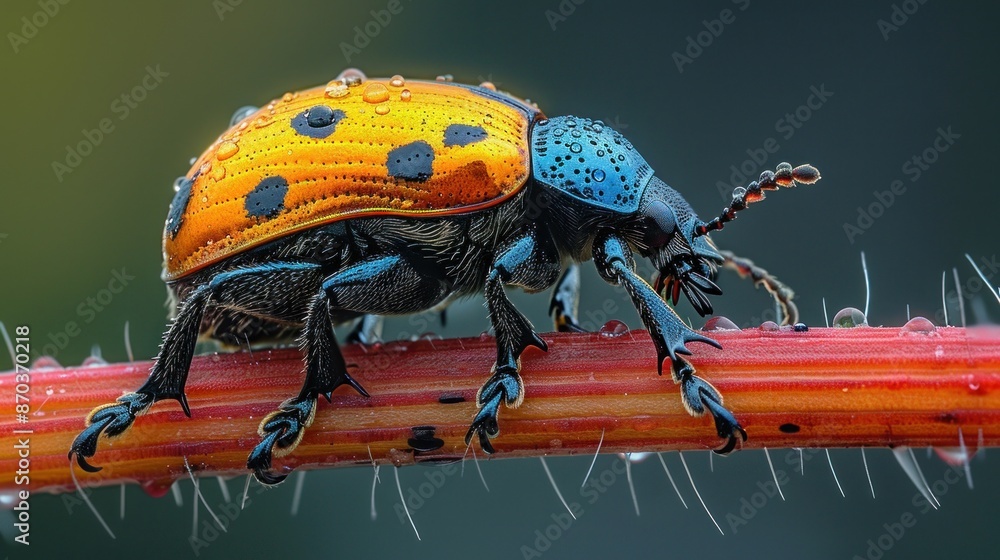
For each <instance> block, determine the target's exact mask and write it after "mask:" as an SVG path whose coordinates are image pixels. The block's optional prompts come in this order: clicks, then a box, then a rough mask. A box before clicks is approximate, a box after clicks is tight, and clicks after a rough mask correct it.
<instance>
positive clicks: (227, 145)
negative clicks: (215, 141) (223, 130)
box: [215, 140, 240, 161]
mask: <svg viewBox="0 0 1000 560" xmlns="http://www.w3.org/2000/svg"><path fill="white" fill-rule="evenodd" d="M238 151H240V147H239V146H238V145H237V144H236V142H232V141H230V140H226V141H225V142H223V143H221V144H219V149H218V150H216V151H215V157H216V158H218V159H219V161H222V160H224V159H229V158H231V157H233V156H234V155H236V152H238Z"/></svg>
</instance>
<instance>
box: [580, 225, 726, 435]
mask: <svg viewBox="0 0 1000 560" xmlns="http://www.w3.org/2000/svg"><path fill="white" fill-rule="evenodd" d="M594 263H595V264H596V265H597V270H598V271H599V272H600V274H601V277H603V278H604V279H605V280H606V281H608V282H609V283H611V284H615V285H621V286H623V287H624V288H625V290H626V291H627V292H628V294H629V297H630V298H631V299H632V304H633V305H635V308H636V310H638V312H639V316H640V317H641V318H642V322H643V324H644V325H645V326H646V328H647V329H649V335H650V336H651V337H652V339H653V343H654V344H655V345H656V356H657V363H656V368H657V372H658V373H660V374H662V373H663V360H664V359H666V358H670V361H671V369H672V376H673V380H674V383H679V384H680V386H681V402H682V403H683V404H684V408H685V409H686V410H687V411H688V413H690V414H691V415H693V416H701V415H702V414H704V413H705V412H706V411H708V412H709V413H711V414H712V417H713V418H714V419H715V428H716V431H717V433H718V434H719V437H721V438H725V439H726V440H727V441H726V443H725V445H724V446H723V447H722V448H721V449H720V450H718V452H719V453H728V452H729V451H732V449H733V448H734V447H735V446H736V438H737V437H741V438H742V439H743V440H744V441H746V431H745V430H743V427H742V426H740V424H739V422H738V421H737V420H736V418H735V417H734V416H733V414H732V413H731V412H729V411H728V410H727V409H726V408H725V407H723V406H722V395H720V394H719V392H718V391H717V390H716V389H715V387H713V386H712V384H711V383H709V382H707V381H705V380H704V379H702V378H700V377H698V376H697V375H694V367H692V366H691V364H690V363H689V362H688V361H687V360H686V359H684V358H683V357H681V356H680V355H681V354H687V355H690V354H691V351H690V350H688V348H687V346H686V345H687V343H688V342H704V343H706V344H711V345H712V346H715V347H716V348H721V346H720V345H719V343H718V342H716V341H714V340H712V339H710V338H708V337H705V336H703V335H701V334H699V333H697V332H695V331H693V330H691V329H690V328H688V327H687V325H685V324H684V323H683V322H682V321H681V320H680V318H679V317H678V316H677V314H676V313H674V311H673V310H672V309H670V307H669V306H667V304H666V302H664V301H663V300H662V299H660V297H659V296H658V295H657V294H656V292H655V291H654V290H653V288H652V287H650V286H649V284H647V283H646V282H645V281H644V280H643V279H642V278H641V277H640V276H639V275H637V274H636V273H635V263H634V261H633V260H632V251H631V249H629V247H628V244H627V243H626V242H625V240H623V239H621V238H619V237H617V236H614V235H603V236H599V237H598V239H596V240H595V242H594Z"/></svg>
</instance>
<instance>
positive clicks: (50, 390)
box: [45, 386, 55, 397]
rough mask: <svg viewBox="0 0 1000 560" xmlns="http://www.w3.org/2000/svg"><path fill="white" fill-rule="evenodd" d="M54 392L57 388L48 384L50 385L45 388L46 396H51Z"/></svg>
mask: <svg viewBox="0 0 1000 560" xmlns="http://www.w3.org/2000/svg"><path fill="white" fill-rule="evenodd" d="M53 393H55V390H53V389H52V386H48V387H46V388H45V395H46V396H49V397H51V396H52V394H53Z"/></svg>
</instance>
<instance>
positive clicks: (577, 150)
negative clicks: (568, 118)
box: [569, 142, 583, 154]
mask: <svg viewBox="0 0 1000 560" xmlns="http://www.w3.org/2000/svg"><path fill="white" fill-rule="evenodd" d="M582 150H583V146H581V145H580V143H579V142H573V143H572V144H570V145H569V151H571V152H573V153H574V154H578V153H580V152H581V151H582Z"/></svg>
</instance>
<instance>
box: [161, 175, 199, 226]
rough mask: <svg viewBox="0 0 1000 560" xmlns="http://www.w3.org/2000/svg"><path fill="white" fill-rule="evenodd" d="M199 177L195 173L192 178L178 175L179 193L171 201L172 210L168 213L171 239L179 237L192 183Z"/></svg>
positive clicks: (177, 185)
mask: <svg viewBox="0 0 1000 560" xmlns="http://www.w3.org/2000/svg"><path fill="white" fill-rule="evenodd" d="M197 178H198V175H197V174H195V176H194V177H192V178H190V179H188V178H187V177H178V178H177V181H175V182H174V186H176V187H177V193H175V194H174V200H173V201H172V202H171V203H170V212H169V213H168V214H167V233H168V234H169V235H170V239H173V238H175V237H177V232H178V231H180V229H181V223H182V222H183V221H184V210H186V209H187V205H188V200H190V199H191V185H193V184H194V180H195V179H197Z"/></svg>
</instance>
